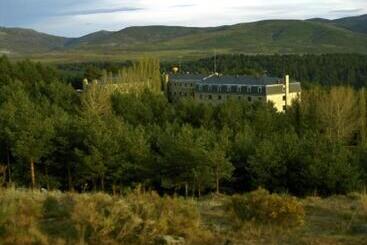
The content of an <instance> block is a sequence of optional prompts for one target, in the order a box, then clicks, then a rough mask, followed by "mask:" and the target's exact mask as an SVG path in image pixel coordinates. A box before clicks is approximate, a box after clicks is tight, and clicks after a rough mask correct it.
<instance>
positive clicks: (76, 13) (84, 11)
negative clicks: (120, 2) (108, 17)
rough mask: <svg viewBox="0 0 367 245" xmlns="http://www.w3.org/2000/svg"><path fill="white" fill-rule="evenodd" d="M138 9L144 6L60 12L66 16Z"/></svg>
mask: <svg viewBox="0 0 367 245" xmlns="http://www.w3.org/2000/svg"><path fill="white" fill-rule="evenodd" d="M138 10H143V8H114V9H91V10H79V11H69V12H62V13H59V15H60V16H63V15H65V16H66V15H91V14H110V13H118V12H130V11H138Z"/></svg>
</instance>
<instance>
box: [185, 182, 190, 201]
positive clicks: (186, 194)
mask: <svg viewBox="0 0 367 245" xmlns="http://www.w3.org/2000/svg"><path fill="white" fill-rule="evenodd" d="M188 195H189V184H187V183H185V198H187V197H188Z"/></svg>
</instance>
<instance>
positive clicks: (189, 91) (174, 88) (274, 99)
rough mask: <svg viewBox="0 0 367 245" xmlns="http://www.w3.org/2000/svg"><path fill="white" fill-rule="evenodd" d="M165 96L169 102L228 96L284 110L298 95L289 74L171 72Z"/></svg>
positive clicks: (212, 100) (214, 100)
mask: <svg viewBox="0 0 367 245" xmlns="http://www.w3.org/2000/svg"><path fill="white" fill-rule="evenodd" d="M166 82H167V95H168V97H169V99H170V100H171V101H177V100H180V99H181V98H189V97H191V98H193V99H195V100H197V101H198V102H205V103H212V104H218V103H223V102H224V101H226V100H228V99H230V98H231V99H238V100H246V101H248V102H256V101H260V102H265V103H268V102H271V103H273V105H274V107H275V108H276V109H277V111H279V112H282V111H285V110H286V108H287V107H288V106H290V105H291V104H292V101H293V100H297V99H300V98H301V84H300V83H299V82H290V80H289V76H288V75H287V76H285V77H284V78H283V79H282V78H276V77H268V76H260V77H253V76H226V75H219V74H213V75H210V76H204V75H193V74H171V75H167V76H166Z"/></svg>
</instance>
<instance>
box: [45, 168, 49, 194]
mask: <svg viewBox="0 0 367 245" xmlns="http://www.w3.org/2000/svg"><path fill="white" fill-rule="evenodd" d="M45 174H46V184H47V190H50V179H49V176H48V169H47V166H46V165H45Z"/></svg>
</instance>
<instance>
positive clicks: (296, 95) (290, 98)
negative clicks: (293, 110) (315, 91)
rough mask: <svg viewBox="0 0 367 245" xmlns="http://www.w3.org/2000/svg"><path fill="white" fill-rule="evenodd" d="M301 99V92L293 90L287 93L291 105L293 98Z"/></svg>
mask: <svg viewBox="0 0 367 245" xmlns="http://www.w3.org/2000/svg"><path fill="white" fill-rule="evenodd" d="M300 99H301V92H298V93H297V92H294V93H289V101H290V105H292V102H293V101H295V100H300Z"/></svg>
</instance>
